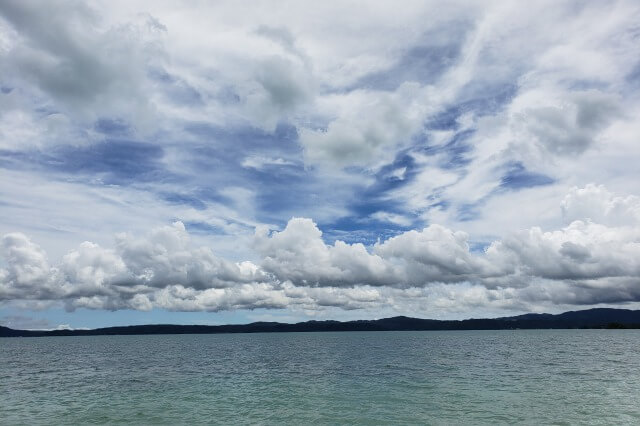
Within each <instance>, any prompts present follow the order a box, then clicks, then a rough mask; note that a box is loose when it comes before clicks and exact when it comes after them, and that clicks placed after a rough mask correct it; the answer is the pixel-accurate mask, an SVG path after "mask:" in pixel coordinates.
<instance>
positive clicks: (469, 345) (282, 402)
mask: <svg viewBox="0 0 640 426" xmlns="http://www.w3.org/2000/svg"><path fill="white" fill-rule="evenodd" d="M0 423H2V424H11V425H13V424H28V425H33V424H84V423H93V424H95V423H109V424H113V423H135V424H150V423H152V424H160V423H162V424H197V423H211V424H225V425H226V424H274V425H276V424H277V425H279V424H443V425H449V424H639V423H640V330H512V331H511V330H509V331H506V330H503V331H441V332H440V331H418V332H344V333H277V334H213V335H156V336H95V337H41V338H5V339H0Z"/></svg>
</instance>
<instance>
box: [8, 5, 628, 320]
mask: <svg viewBox="0 0 640 426" xmlns="http://www.w3.org/2000/svg"><path fill="white" fill-rule="evenodd" d="M519 6H521V5H519V4H517V3H515V2H490V1H487V2H481V3H480V2H479V3H472V4H469V3H468V2H467V3H457V2H451V3H447V5H443V4H442V3H441V2H432V3H430V2H415V3H413V2H407V3H404V4H403V7H401V8H399V7H394V6H393V5H391V4H390V3H385V2H379V3H371V2H367V3H366V7H365V5H364V3H358V2H354V3H344V2H324V3H322V4H315V3H314V4H311V3H307V2H291V3H286V4H279V5H278V7H274V6H273V4H270V3H268V2H251V3H243V4H238V3H237V2H235V3H234V2H216V3H215V4H198V5H194V4H186V5H183V6H182V7H176V5H175V4H174V3H169V2H162V1H160V2H118V1H116V2H112V1H110V2H100V1H98V2H93V3H90V4H86V3H83V2H73V1H72V2H59V3H57V2H56V3H52V4H47V5H43V4H39V3H29V2H20V1H11V0H9V1H4V2H2V3H1V4H0V58H1V59H0V61H1V63H2V67H0V212H1V217H2V218H3V220H2V221H0V235H4V236H3V237H2V240H1V247H0V248H1V251H0V308H2V307H3V306H4V307H5V308H6V307H11V308H12V309H13V308H24V309H47V308H51V307H60V306H62V307H64V308H65V309H67V310H71V311H73V310H75V309H78V308H87V309H90V310H121V309H126V310H131V309H132V310H143V311H144V310H151V309H155V308H161V309H166V310H170V311H212V312H220V311H234V310H252V309H259V308H260V309H274V310H279V311H285V312H290V313H292V314H294V315H301V316H306V315H313V316H320V317H322V316H325V317H326V316H330V314H332V313H335V312H338V311H339V312H354V314H353V315H354V316H356V317H362V316H364V315H365V314H366V315H374V316H379V315H382V314H387V313H398V314H407V315H414V316H430V317H441V318H444V317H449V316H451V315H454V316H455V315H464V316H472V315H481V314H483V313H486V312H491V313H513V312H526V311H534V310H535V311H540V310H546V311H557V310H559V309H566V308H567V307H590V306H595V305H602V304H605V305H625V306H637V305H638V303H639V302H640V198H638V197H637V196H636V195H635V194H640V179H639V175H638V166H637V165H638V164H639V161H640V144H639V143H638V142H639V141H638V135H640V121H639V120H638V117H639V116H640V97H639V95H638V94H639V93H640V59H638V58H640V24H639V22H640V5H638V4H637V3H636V2H632V1H610V2H609V1H608V2H598V3H595V2H590V3H584V2H572V1H563V2H536V3H535V4H532V5H528V6H527V11H526V13H524V12H523V11H522V10H521V9H520V8H519ZM114 235H115V239H114Z"/></svg>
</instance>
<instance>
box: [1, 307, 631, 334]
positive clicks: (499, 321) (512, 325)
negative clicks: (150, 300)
mask: <svg viewBox="0 0 640 426" xmlns="http://www.w3.org/2000/svg"><path fill="white" fill-rule="evenodd" d="M577 328H640V310H629V309H614V308H593V309H586V310H579V311H567V312H563V313H561V314H545V313H542V314H537V313H528V314H523V315H516V316H512V317H499V318H469V319H465V320H435V319H423V318H411V317H407V316H402V315H401V316H396V317H390V318H383V319H378V320H353V321H336V320H322V321H319V320H310V321H305V322H299V323H294V324H290V323H279V322H269V321H259V322H253V323H250V324H227V325H178V324H148V325H129V326H116V327H102V328H96V329H82V330H80V329H78V330H16V329H12V328H8V327H3V326H0V337H44V336H102V335H145V334H224V333H279V332H322V331H437V330H511V329H577Z"/></svg>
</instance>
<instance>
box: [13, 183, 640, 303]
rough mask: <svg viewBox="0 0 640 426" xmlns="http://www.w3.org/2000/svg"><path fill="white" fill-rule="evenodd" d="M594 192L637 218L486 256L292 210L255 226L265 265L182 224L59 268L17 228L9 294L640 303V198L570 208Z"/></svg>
mask: <svg viewBox="0 0 640 426" xmlns="http://www.w3.org/2000/svg"><path fill="white" fill-rule="evenodd" d="M590 197H591V198H592V201H593V199H595V200H597V202H591V203H587V205H588V206H589V209H590V210H589V211H590V212H594V211H595V210H598V211H599V212H600V214H601V216H593V217H601V218H605V219H606V218H607V215H606V214H607V213H608V212H611V211H612V209H611V206H623V207H625V209H626V210H624V211H625V212H626V213H625V215H624V216H626V217H627V218H630V219H631V220H632V224H631V225H629V224H623V225H607V224H603V223H596V222H594V221H592V220H593V219H583V220H575V221H573V222H571V223H570V224H569V225H568V226H566V227H563V228H561V229H558V230H554V231H547V232H545V231H542V230H541V229H540V228H537V227H534V228H531V229H529V230H525V231H520V232H515V233H512V234H510V235H509V236H507V237H505V238H503V239H501V240H498V241H494V242H493V243H492V244H491V245H490V246H488V247H487V249H486V250H485V251H484V252H481V253H478V252H473V251H471V250H470V246H469V243H468V235H467V234H466V233H464V232H461V231H452V230H450V229H447V228H445V227H443V226H440V225H430V226H428V227H426V228H424V229H423V230H421V231H417V230H411V231H407V232H405V233H402V234H399V235H397V236H395V237H391V238H389V239H387V240H385V241H382V242H378V243H376V244H374V245H373V246H372V247H370V248H367V247H365V246H364V245H362V244H359V243H356V244H347V243H345V242H343V241H339V240H337V241H335V243H333V244H327V243H325V242H324V240H323V239H322V231H320V229H319V228H318V226H317V225H316V224H315V223H314V222H313V221H312V220H311V219H305V218H293V219H291V220H290V221H289V223H288V224H287V226H286V227H285V228H284V229H283V230H282V231H269V229H268V228H266V227H258V228H257V229H256V233H255V237H254V247H255V249H256V251H257V252H258V253H259V255H260V256H261V258H262V261H261V262H260V265H256V264H253V263H251V262H240V263H234V262H230V261H228V260H225V259H223V258H220V257H217V256H215V255H214V254H213V252H212V251H211V250H210V249H208V248H205V247H194V246H193V245H192V244H191V242H190V238H189V235H188V233H187V232H186V230H185V228H184V225H183V224H182V223H180V222H176V223H174V224H173V225H172V226H165V227H161V228H157V229H154V230H153V231H151V232H150V233H149V234H148V235H146V236H144V237H134V236H131V235H128V234H119V235H118V236H117V237H116V244H115V247H114V248H113V249H105V248H102V247H100V246H99V245H97V244H95V243H90V242H84V243H82V244H81V245H80V246H79V247H78V248H77V249H76V250H73V251H71V252H70V253H68V254H66V255H65V256H64V257H63V259H62V262H60V263H59V264H58V265H56V266H51V265H50V263H49V261H48V259H47V256H46V254H45V253H44V251H43V250H42V249H41V248H40V247H39V246H38V245H36V244H34V243H33V242H31V241H30V240H29V239H28V238H27V237H26V236H24V235H22V234H17V233H14V234H8V235H6V236H5V237H4V238H3V240H2V248H3V257H4V259H5V262H6V264H7V266H6V268H4V269H1V270H0V297H1V298H2V299H3V300H5V301H8V300H40V301H42V300H62V301H64V302H65V303H66V305H67V307H68V308H69V309H73V308H77V307H85V308H91V309H124V308H127V309H139V310H149V309H152V308H153V307H160V308H165V309H169V310H180V311H196V310H208V311H220V310H233V309H255V308H271V309H281V308H296V309H301V310H317V309H323V308H327V307H339V308H341V309H346V310H351V309H368V308H376V307H378V308H381V307H387V308H389V307H393V306H396V305H397V304H398V303H400V304H402V303H405V304H406V303H408V302H407V300H408V299H410V298H411V295H417V296H416V297H418V296H419V297H420V298H423V299H424V300H423V302H424V303H426V304H431V305H430V306H440V307H441V308H443V309H445V308H446V307H447V303H449V302H447V300H449V301H451V300H457V301H458V302H460V303H462V305H460V306H467V307H468V306H472V305H474V304H477V305H478V306H480V305H483V304H484V305H486V306H493V307H500V306H502V308H505V309H507V308H508V309H511V308H513V309H518V308H521V309H522V308H523V306H525V305H527V304H536V303H541V304H544V303H553V304H566V305H571V304H597V303H620V302H633V301H638V296H640V289H639V288H638V283H639V281H638V280H639V279H640V278H639V277H640V228H639V227H638V226H637V222H636V218H635V217H634V215H635V213H636V211H635V210H634V208H630V206H632V207H635V205H636V204H637V199H635V198H630V197H627V198H623V197H618V196H616V195H614V194H612V193H610V192H608V191H607V190H606V188H604V187H602V186H594V185H589V186H587V187H585V188H583V189H573V190H572V191H571V193H570V194H568V195H567V197H566V198H565V200H564V201H563V207H564V208H565V210H571V211H576V210H575V209H576V208H578V207H580V206H582V205H584V203H582V204H580V203H579V202H580V201H583V200H584V199H589V198H590ZM594 197H595V198H594ZM576 203H577V204H576ZM583 211H584V210H583ZM618 213H620V210H618ZM619 219H620V217H617V219H616V220H619ZM416 304H418V305H419V303H418V302H416ZM416 306H417V305H416Z"/></svg>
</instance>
